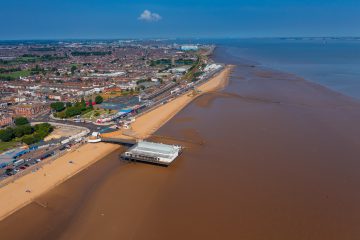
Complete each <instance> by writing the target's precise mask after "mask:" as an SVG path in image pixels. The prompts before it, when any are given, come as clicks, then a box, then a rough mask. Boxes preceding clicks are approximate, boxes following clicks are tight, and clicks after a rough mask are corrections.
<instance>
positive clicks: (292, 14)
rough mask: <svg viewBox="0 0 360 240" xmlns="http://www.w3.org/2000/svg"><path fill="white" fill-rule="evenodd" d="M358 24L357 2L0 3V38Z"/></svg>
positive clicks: (277, 33) (266, 33) (261, 32)
mask: <svg viewBox="0 0 360 240" xmlns="http://www.w3.org/2000/svg"><path fill="white" fill-rule="evenodd" d="M145 10H147V11H146V12H144V11H145ZM141 15H142V17H140V16H141ZM359 23H360V0H311V1H310V0H301V1H300V0H298V1H296V0H237V1H235V0H193V1H190V0H181V1H180V0H177V1H175V0H153V1H152V0H147V1H146V0H46V1H45V0H0V39H64V38H152V37H164V38H166V37H184V38H187V37H210V38H211V37H213V38H218V37H244V38H246V37H286V36H360V27H359Z"/></svg>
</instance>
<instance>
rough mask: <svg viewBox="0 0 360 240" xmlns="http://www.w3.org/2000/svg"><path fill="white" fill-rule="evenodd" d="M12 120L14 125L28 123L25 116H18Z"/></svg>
mask: <svg viewBox="0 0 360 240" xmlns="http://www.w3.org/2000/svg"><path fill="white" fill-rule="evenodd" d="M14 122H15V125H16V126H21V125H25V124H28V123H29V120H27V118H25V117H18V118H15V121H14Z"/></svg>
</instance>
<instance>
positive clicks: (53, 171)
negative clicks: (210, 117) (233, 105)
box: [0, 66, 232, 220]
mask: <svg viewBox="0 0 360 240" xmlns="http://www.w3.org/2000/svg"><path fill="white" fill-rule="evenodd" d="M231 69H232V67H231V66H228V67H226V68H225V69H224V70H223V71H222V72H220V73H219V74H217V75H216V76H214V77H213V78H212V79H210V80H209V81H207V82H205V83H204V84H202V85H201V86H199V87H198V88H199V90H200V91H201V93H200V94H198V95H197V96H192V97H190V96H188V95H187V94H185V95H182V96H180V97H178V98H176V99H174V100H173V101H171V102H169V103H167V104H164V105H162V106H160V107H158V108H156V109H154V110H153V111H150V112H148V113H146V114H144V115H142V116H141V117H139V118H138V119H137V121H136V122H135V123H134V124H133V131H134V132H135V134H136V135H135V136H136V137H137V138H146V137H148V136H149V135H150V134H152V133H153V132H155V131H156V130H158V129H159V128H160V127H161V126H162V125H164V124H165V123H166V122H167V121H169V120H170V119H171V118H172V117H173V116H174V115H175V114H176V113H178V112H179V111H180V110H181V109H183V108H184V107H185V106H186V105H188V104H189V103H190V102H191V101H193V100H194V99H196V98H197V97H198V96H200V95H202V94H204V93H207V92H211V91H214V90H216V89H219V88H222V87H224V86H225V85H226V82H227V80H228V77H229V74H230V71H231ZM120 137H121V135H120ZM122 137H124V136H122ZM117 149H120V146H118V145H113V144H105V143H98V144H95V145H93V144H85V145H83V146H81V147H80V148H79V149H77V150H75V151H73V152H70V153H67V154H65V155H64V156H62V157H60V158H59V159H56V160H55V161H53V162H52V163H51V164H47V165H44V166H43V167H42V168H41V169H40V170H38V171H36V172H33V173H30V174H28V175H26V176H23V177H21V178H18V179H16V180H15V181H14V182H13V183H11V184H8V185H6V186H4V187H2V188H0V205H1V206H2V207H1V208H0V220H2V219H4V218H6V217H7V216H9V215H10V214H11V213H13V212H14V211H16V210H18V209H20V208H22V207H24V206H26V205H27V204H29V203H30V202H32V201H34V200H35V199H36V198H37V197H39V196H40V195H42V194H44V193H46V192H47V191H49V190H50V189H52V188H54V187H55V186H57V185H59V184H61V183H62V182H64V181H66V180H67V179H69V178H70V177H72V176H74V175H75V174H77V173H79V172H80V171H82V170H84V169H85V168H87V167H88V166H90V165H92V164H93V163H95V162H96V161H98V160H100V159H102V158H103V157H104V156H106V155H107V154H109V153H111V152H113V151H115V150H117ZM69 161H73V162H74V163H69ZM27 190H28V191H27ZM29 191H30V192H29ZM40 204H41V205H43V203H40ZM45 204H46V203H45Z"/></svg>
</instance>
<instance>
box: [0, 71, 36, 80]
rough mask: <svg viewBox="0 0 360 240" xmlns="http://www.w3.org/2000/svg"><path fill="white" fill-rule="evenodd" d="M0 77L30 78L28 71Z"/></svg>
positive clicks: (3, 74) (4, 74)
mask: <svg viewBox="0 0 360 240" xmlns="http://www.w3.org/2000/svg"><path fill="white" fill-rule="evenodd" d="M0 76H3V77H12V78H19V77H27V76H30V70H22V71H16V72H12V73H2V74H0Z"/></svg>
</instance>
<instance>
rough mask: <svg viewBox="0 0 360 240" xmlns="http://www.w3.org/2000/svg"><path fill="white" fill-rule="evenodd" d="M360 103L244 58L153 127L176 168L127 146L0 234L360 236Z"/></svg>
mask: <svg viewBox="0 0 360 240" xmlns="http://www.w3.org/2000/svg"><path fill="white" fill-rule="evenodd" d="M359 121H360V104H359V103H358V102H356V101H354V100H352V99H350V98H348V97H345V96H342V95H340V94H337V93H334V92H331V91H329V90H327V89H326V88H323V87H321V86H319V85H314V84H312V83H308V82H306V81H303V80H302V79H300V78H297V77H295V76H292V75H287V74H283V73H278V72H274V71H271V70H269V69H260V68H259V67H254V66H252V65H247V64H246V63H244V64H239V65H238V67H237V68H236V70H235V72H234V73H233V76H232V78H231V80H230V83H229V86H227V87H226V89H224V90H223V91H220V92H216V93H212V94H207V95H204V96H202V97H200V98H199V99H197V100H196V101H195V102H194V103H192V104H191V105H189V106H188V107H187V108H186V109H184V110H183V111H182V112H181V113H180V114H179V115H177V116H176V117H175V118H174V119H173V120H172V121H170V122H169V123H168V124H166V125H165V126H164V127H163V128H162V129H160V130H159V132H158V133H157V134H158V135H160V136H167V137H168V138H167V140H166V141H169V142H176V143H181V144H182V145H184V146H186V149H185V151H184V154H183V155H182V156H181V157H180V158H178V159H177V161H176V162H175V163H174V164H173V165H172V166H170V167H169V168H162V167H156V166H151V165H144V164H125V163H123V162H120V161H119V159H118V155H119V153H120V151H118V152H114V153H112V154H110V155H109V156H107V157H105V158H104V159H103V160H102V161H100V162H98V163H97V164H95V165H93V166H92V167H90V168H89V169H88V170H86V171H84V172H82V173H80V174H79V175H77V176H75V177H73V178H72V179H70V180H69V181H67V182H65V183H64V184H62V185H60V186H59V187H57V188H55V189H54V190H52V191H51V192H49V193H48V194H45V195H44V196H42V197H41V198H39V199H38V200H37V201H38V202H39V203H46V206H47V207H46V208H44V207H42V206H41V205H39V204H37V203H33V204H30V205H29V206H27V207H25V208H24V209H22V210H20V211H18V212H16V213H15V214H13V215H12V216H10V217H9V218H7V219H5V220H4V221H3V222H1V223H0V236H1V237H0V239H8V238H9V239H10V237H11V239H154V240H155V239H156V240H158V239H250V240H252V239H276V240H278V239H326V240H331V239H360V228H359V227H358V226H359V225H360V205H359V202H360V191H359V189H360V161H359V159H360V158H359V157H360V125H359V124H358V123H359Z"/></svg>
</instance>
